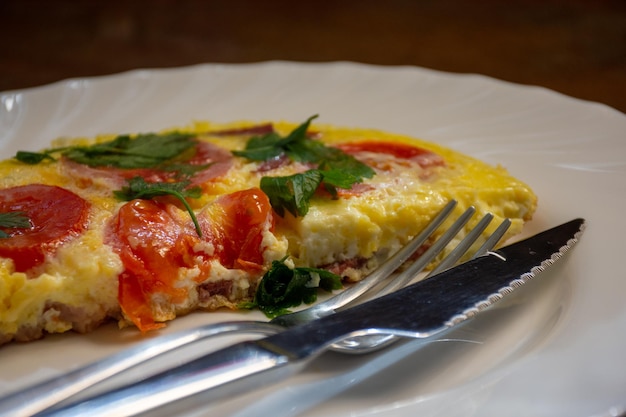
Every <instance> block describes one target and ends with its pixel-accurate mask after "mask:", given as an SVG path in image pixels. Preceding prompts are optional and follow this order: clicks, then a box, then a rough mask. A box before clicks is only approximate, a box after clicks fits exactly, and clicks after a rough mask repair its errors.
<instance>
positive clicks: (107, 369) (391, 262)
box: [0, 201, 510, 416]
mask: <svg viewBox="0 0 626 417" xmlns="http://www.w3.org/2000/svg"><path fill="white" fill-rule="evenodd" d="M455 206H456V201H451V202H450V203H448V204H447V205H446V206H445V207H444V208H443V209H442V210H441V212H440V213H439V214H438V215H437V216H435V218H434V219H433V220H432V221H431V222H430V223H429V224H428V225H427V226H426V228H425V229H424V230H423V231H422V232H421V233H419V234H418V235H417V236H415V237H414V238H413V239H411V240H410V242H409V243H408V244H407V245H406V246H404V247H403V248H402V249H400V250H399V251H398V252H397V253H396V254H394V255H393V256H391V257H390V258H389V259H388V260H387V261H385V262H384V263H383V264H382V265H381V266H380V267H379V268H377V269H376V270H375V271H374V272H372V273H371V274H370V275H368V276H367V277H366V278H365V279H363V280H362V281H360V282H359V283H357V284H355V285H353V286H351V287H350V288H348V289H346V290H344V291H342V292H340V293H339V294H337V295H335V296H333V297H331V298H329V299H327V300H325V301H324V302H321V303H318V304H315V305H313V306H312V307H309V308H307V309H304V310H300V311H297V312H293V313H289V314H286V315H282V316H278V317H276V318H274V319H273V320H271V321H270V322H261V321H229V322H223V323H216V324H211V325H206V326H202V327H197V328H193V329H189V330H183V331H181V332H177V333H173V334H171V335H167V336H161V337H158V338H156V339H154V340H151V341H147V342H144V343H140V344H138V345H137V346H135V347H133V348H130V349H126V350H124V351H122V352H120V353H118V354H115V355H112V356H109V357H107V358H105V359H102V360H100V361H97V362H94V363H92V364H89V365H87V366H84V367H81V368H78V369H76V370H73V371H70V372H68V373H66V374H64V375H62V376H60V377H57V378H53V379H50V380H47V381H43V382H41V383H39V384H36V385H34V386H32V387H29V388H26V389H24V390H20V391H19V392H18V393H15V394H13V395H9V396H6V397H4V398H0V410H1V409H3V408H4V409H12V410H13V411H14V412H13V414H12V415H13V416H20V415H24V416H26V415H32V414H34V413H36V412H39V411H42V410H45V409H46V408H49V407H51V406H53V405H55V404H58V403H59V402H61V401H63V400H65V399H67V398H69V397H71V396H73V395H75V394H77V393H79V392H81V391H83V390H85V389H87V388H90V387H92V386H94V385H96V384H98V383H100V382H102V381H104V380H106V379H108V378H110V377H113V376H115V375H118V374H120V373H122V372H124V371H126V370H128V369H130V368H133V367H135V366H137V365H139V364H141V363H144V362H147V361H149V360H151V359H153V358H155V357H157V356H160V355H163V354H165V353H168V352H171V351H173V350H176V349H178V348H181V347H183V346H188V345H190V344H192V343H195V342H199V341H201V340H204V339H207V338H209V337H212V336H216V335H225V334H232V333H235V332H237V333H258V334H261V335H271V334H275V333H278V332H280V331H281V330H283V329H285V327H291V326H295V325H298V324H302V323H305V322H308V321H311V320H315V319H317V318H320V317H324V316H328V315H331V314H333V313H335V312H336V311H339V310H341V309H344V308H347V307H348V306H351V305H354V304H355V303H357V302H360V301H363V299H364V298H366V297H364V295H366V293H368V292H372V291H370V290H372V289H373V288H374V287H376V286H377V285H379V284H380V285H382V284H381V283H383V281H385V280H386V279H387V278H388V277H389V276H390V275H391V274H392V273H393V272H394V271H395V270H397V269H398V268H399V267H400V266H401V265H403V264H404V263H405V262H406V261H407V260H408V259H409V258H410V257H411V255H412V254H413V253H414V252H415V251H416V250H417V249H418V248H419V247H420V246H422V245H423V244H424V243H425V242H426V241H427V240H428V238H429V237H430V236H431V235H432V234H433V233H434V232H435V230H437V229H438V228H439V227H440V226H441V225H442V224H443V222H444V221H445V220H446V219H447V218H448V217H449V216H450V215H451V213H452V211H453V210H454V208H455ZM474 213H475V209H474V208H473V207H470V208H469V209H467V210H466V211H465V212H464V213H463V214H462V215H461V216H459V217H458V219H457V220H456V221H455V222H454V223H453V224H452V226H450V227H449V228H448V229H447V230H446V231H445V232H444V233H443V235H442V236H441V237H440V238H439V239H438V240H436V241H435V242H434V243H433V244H432V245H431V246H430V247H429V248H428V250H426V251H425V252H424V253H423V254H422V255H421V256H420V257H419V258H418V259H417V260H416V261H415V262H413V263H412V264H411V265H409V266H408V267H407V268H406V269H405V270H404V271H402V272H401V273H399V274H398V275H397V276H396V277H394V278H393V279H391V280H390V281H389V282H388V283H386V284H385V285H384V286H383V288H382V289H380V290H378V291H376V293H375V295H376V296H382V295H384V294H387V293H389V292H392V291H395V290H397V289H399V288H402V287H404V286H406V285H407V284H408V283H409V282H411V281H412V280H413V279H414V278H415V277H416V276H417V275H418V274H419V273H421V272H422V271H423V270H424V269H425V268H426V266H428V265H429V264H430V263H431V262H433V260H434V259H435V258H436V256H437V255H439V254H440V253H441V252H442V251H443V250H444V248H445V247H446V246H447V245H448V243H449V242H450V241H451V240H452V239H453V238H454V237H455V236H456V235H457V234H458V232H459V231H460V230H461V229H463V227H464V226H465V224H466V223H467V222H468V221H469V219H470V218H471V217H472V216H473V215H474ZM492 219H493V216H492V215H491V214H487V215H485V216H484V217H483V218H482V219H481V220H480V221H479V222H478V223H477V225H476V226H475V227H474V228H473V229H472V230H471V231H470V232H469V233H468V234H467V235H466V236H465V238H463V239H462V240H461V242H460V243H459V244H458V245H457V247H455V249H453V250H452V251H451V252H450V253H449V255H448V256H447V257H446V258H444V259H443V260H442V261H441V262H440V263H439V264H438V265H437V266H436V267H435V268H434V269H433V270H432V272H431V273H430V274H429V275H432V274H436V273H439V272H441V271H443V270H445V269H447V268H449V267H451V266H453V265H454V264H455V263H457V262H458V260H459V259H460V258H461V257H462V256H463V255H464V254H465V253H466V252H467V251H468V250H469V248H470V247H471V246H472V245H473V244H474V242H475V241H476V239H477V238H478V237H480V235H481V234H482V233H483V231H484V230H485V229H486V227H487V226H488V225H489V223H490V222H491V220H492ZM509 225H510V221H509V220H508V219H507V220H505V221H503V222H502V223H501V224H500V225H499V226H498V228H497V229H496V230H495V231H494V232H493V233H492V234H491V235H490V236H489V237H488V238H487V240H486V241H485V242H484V244H483V245H482V246H481V247H480V248H479V249H478V250H477V251H476V252H475V253H474V255H473V256H472V257H476V256H480V255H483V254H485V253H487V252H488V251H489V250H491V249H492V248H493V247H494V246H495V245H496V244H497V243H498V241H499V240H500V239H501V238H502V236H503V235H504V233H505V232H506V230H507V229H508V227H509ZM368 295H369V294H368ZM395 339H396V338H395V336H393V335H370V336H361V337H358V338H357V337H354V338H349V339H346V340H344V341H342V342H339V343H336V344H335V345H333V349H334V350H336V351H340V352H349V353H366V352H371V351H373V350H377V349H380V348H382V347H384V346H387V345H388V344H389V343H392V342H393V341H395ZM25 399H27V400H25Z"/></svg>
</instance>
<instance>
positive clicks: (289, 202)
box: [260, 169, 323, 217]
mask: <svg viewBox="0 0 626 417" xmlns="http://www.w3.org/2000/svg"><path fill="white" fill-rule="evenodd" d="M322 179H323V175H322V173H321V172H320V171H318V170H314V169H312V170H309V171H306V172H303V173H300V174H294V175H289V176H285V177H263V178H261V183H260V187H261V190H262V191H263V192H264V193H265V194H266V195H267V196H268V198H269V200H270V204H271V205H272V207H273V208H274V210H275V211H276V213H278V215H279V216H281V217H283V216H284V215H285V210H287V211H289V212H290V213H291V214H293V215H294V216H296V217H298V216H304V215H305V214H306V213H307V212H308V211H309V201H310V200H311V197H313V194H315V191H316V190H317V187H319V185H320V184H321V182H322Z"/></svg>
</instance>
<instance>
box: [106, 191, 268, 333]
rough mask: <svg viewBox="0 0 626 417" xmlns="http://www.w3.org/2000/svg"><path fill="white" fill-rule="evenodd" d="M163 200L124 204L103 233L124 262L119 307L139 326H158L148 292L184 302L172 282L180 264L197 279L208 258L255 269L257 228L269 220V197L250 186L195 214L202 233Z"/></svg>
mask: <svg viewBox="0 0 626 417" xmlns="http://www.w3.org/2000/svg"><path fill="white" fill-rule="evenodd" d="M164 201H165V200H163V201H156V200H133V201H131V202H129V203H127V204H125V205H124V206H122V207H121V208H120V210H119V212H118V214H117V216H116V217H115V218H114V219H113V221H112V222H111V224H110V225H109V231H108V234H107V238H106V240H107V243H109V244H111V245H112V246H113V248H114V250H116V251H117V252H118V253H119V255H120V258H121V259H122V262H123V264H124V272H123V273H122V274H121V275H120V277H119V294H118V297H119V302H120V306H121V308H122V310H123V311H124V314H125V315H126V317H128V318H129V319H130V320H131V321H133V323H134V324H135V325H136V326H137V327H138V328H139V329H140V330H142V331H148V330H152V329H156V328H159V327H162V326H163V325H162V324H161V323H158V322H157V318H156V317H155V314H154V312H153V310H152V299H153V297H154V296H158V297H159V298H163V297H167V299H168V302H170V303H174V304H176V303H182V302H184V301H185V299H186V297H187V295H188V294H187V290H186V289H184V288H181V287H180V286H179V285H178V282H179V281H178V280H179V277H180V276H181V275H180V274H181V271H184V269H187V270H190V271H191V270H193V273H194V280H195V281H196V282H198V283H201V282H203V281H204V280H206V278H207V277H208V275H209V273H210V268H211V267H210V265H211V264H210V263H209V261H211V260H214V259H215V260H219V262H220V263H221V264H222V265H223V266H224V267H226V268H229V269H243V270H246V271H249V272H250V273H253V274H254V273H260V271H262V268H263V248H262V242H263V231H264V230H265V229H267V228H269V229H270V230H271V229H272V228H273V224H274V223H273V221H274V220H273V217H272V210H271V206H270V204H269V200H268V198H267V197H266V196H265V194H264V193H263V192H262V191H261V190H259V189H256V188H254V189H250V190H244V191H238V192H235V193H233V194H229V195H225V196H221V197H219V198H218V199H217V200H216V201H215V202H213V203H212V204H210V205H209V206H207V207H206V208H205V209H204V210H203V211H202V212H201V213H199V214H198V215H197V217H198V222H199V223H200V227H201V229H202V237H199V236H198V234H197V233H196V231H195V228H194V226H193V223H192V222H191V220H190V219H189V216H188V215H187V214H186V212H184V211H183V210H181V209H179V208H178V207H176V206H174V205H172V204H168V203H165V202H164ZM181 268H182V270H181Z"/></svg>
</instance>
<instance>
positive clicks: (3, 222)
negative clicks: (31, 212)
mask: <svg viewBox="0 0 626 417" xmlns="http://www.w3.org/2000/svg"><path fill="white" fill-rule="evenodd" d="M0 227H3V228H7V229H11V228H18V229H28V228H30V227H31V224H30V220H29V219H28V217H27V216H26V213H24V212H23V211H10V212H6V213H0ZM9 237H11V236H10V235H9V234H8V233H6V232H5V231H2V230H0V238H2V239H6V238H9Z"/></svg>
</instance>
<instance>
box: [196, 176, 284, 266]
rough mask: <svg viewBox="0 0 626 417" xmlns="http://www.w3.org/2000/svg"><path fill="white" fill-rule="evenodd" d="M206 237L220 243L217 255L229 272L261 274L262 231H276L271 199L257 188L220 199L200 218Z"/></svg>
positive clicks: (204, 211)
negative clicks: (254, 271) (245, 271)
mask: <svg viewBox="0 0 626 417" xmlns="http://www.w3.org/2000/svg"><path fill="white" fill-rule="evenodd" d="M201 218H204V219H206V221H205V222H203V224H204V225H205V227H203V229H205V230H204V233H205V234H206V235H207V236H213V240H214V241H217V242H219V245H217V246H216V255H217V256H218V258H219V260H220V263H221V264H222V265H224V266H225V267H227V268H237V269H244V270H259V269H260V268H262V265H263V253H262V251H261V250H260V248H261V243H262V241H263V234H262V232H263V229H264V228H267V227H269V229H270V230H273V227H274V217H273V215H272V207H271V205H270V202H269V199H268V197H267V196H266V195H265V193H263V191H261V190H260V189H258V188H252V189H249V190H244V191H237V192H234V193H232V194H227V195H224V196H221V197H220V198H218V199H217V200H216V201H215V203H214V204H211V205H209V206H208V207H206V208H205V209H204V210H203V212H202V213H201V214H200V217H199V220H200V219H201Z"/></svg>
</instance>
